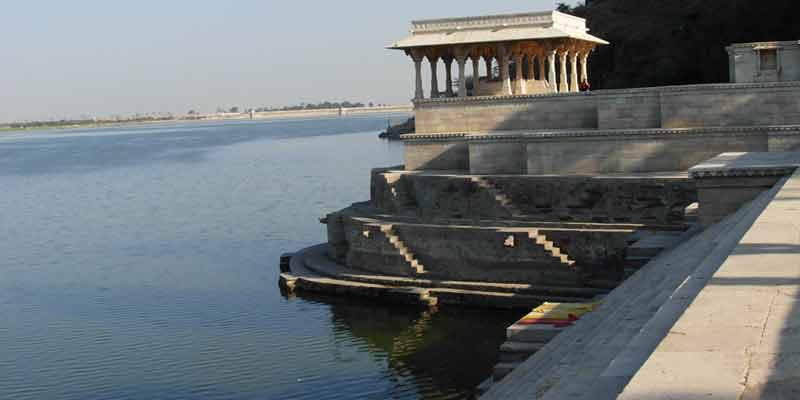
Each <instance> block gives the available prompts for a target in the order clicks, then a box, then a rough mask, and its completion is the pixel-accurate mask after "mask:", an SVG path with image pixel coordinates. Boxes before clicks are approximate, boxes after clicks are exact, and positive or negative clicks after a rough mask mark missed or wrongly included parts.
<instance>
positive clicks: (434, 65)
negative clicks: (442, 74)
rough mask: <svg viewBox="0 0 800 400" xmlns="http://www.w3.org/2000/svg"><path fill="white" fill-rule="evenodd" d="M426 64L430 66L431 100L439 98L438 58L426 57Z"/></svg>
mask: <svg viewBox="0 0 800 400" xmlns="http://www.w3.org/2000/svg"><path fill="white" fill-rule="evenodd" d="M428 62H429V63H430V64H431V98H432V99H435V98H437V97H439V76H438V74H439V70H438V68H439V57H436V56H428Z"/></svg>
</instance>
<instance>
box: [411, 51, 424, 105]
mask: <svg viewBox="0 0 800 400" xmlns="http://www.w3.org/2000/svg"><path fill="white" fill-rule="evenodd" d="M411 59H412V60H414V73H415V78H416V79H415V80H414V81H415V86H416V89H415V90H414V100H419V99H424V98H425V93H424V92H423V91H422V56H420V55H418V54H412V55H411Z"/></svg>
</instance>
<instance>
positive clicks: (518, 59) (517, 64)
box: [514, 53, 525, 95]
mask: <svg viewBox="0 0 800 400" xmlns="http://www.w3.org/2000/svg"><path fill="white" fill-rule="evenodd" d="M522 63H523V58H522V54H521V53H520V54H516V55H514V75H516V78H517V80H516V81H515V82H514V94H517V95H519V94H525V78H524V77H523V76H522V66H523V65H522Z"/></svg>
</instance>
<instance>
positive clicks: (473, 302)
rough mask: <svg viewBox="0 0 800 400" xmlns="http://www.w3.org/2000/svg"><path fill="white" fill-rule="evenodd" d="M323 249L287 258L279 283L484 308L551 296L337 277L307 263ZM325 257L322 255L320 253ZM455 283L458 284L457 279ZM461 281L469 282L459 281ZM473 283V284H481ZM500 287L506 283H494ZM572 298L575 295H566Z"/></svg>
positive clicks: (385, 298)
mask: <svg viewBox="0 0 800 400" xmlns="http://www.w3.org/2000/svg"><path fill="white" fill-rule="evenodd" d="M324 251H325V245H320V246H315V247H311V248H308V249H305V250H302V251H300V252H298V253H296V254H295V255H294V256H293V257H292V258H291V261H290V270H291V271H290V272H285V273H281V274H280V280H279V284H280V285H281V287H283V288H285V289H287V290H290V291H300V292H302V291H306V292H311V293H321V294H336V295H342V294H346V295H350V296H357V297H367V298H373V299H376V300H380V301H384V302H389V303H398V304H408V305H417V306H426V307H430V306H435V305H454V306H472V307H487V308H506V309H507V308H515V309H516V308H519V309H530V308H532V307H535V306H537V305H538V304H540V303H541V302H543V301H544V300H546V299H549V298H550V297H545V296H534V295H527V294H521V293H517V292H508V291H505V292H498V291H492V290H485V288H484V290H475V289H468V288H464V289H457V288H441V287H440V288H436V287H435V286H432V287H422V286H412V285H390V284H381V283H370V282H357V281H353V280H349V279H339V278H336V277H331V276H326V275H325V274H321V273H318V272H316V271H315V270H314V268H309V267H308V266H307V265H319V262H317V263H314V262H308V261H307V260H308V259H311V258H314V259H316V260H318V261H319V257H314V256H321V255H322V253H324ZM323 257H324V256H323ZM456 284H459V283H458V282H456ZM461 284H470V285H472V283H469V282H461ZM480 286H481V285H478V286H473V288H475V287H480ZM496 286H499V287H502V286H506V285H496ZM568 299H572V301H574V300H575V299H576V298H568Z"/></svg>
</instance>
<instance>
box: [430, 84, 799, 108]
mask: <svg viewBox="0 0 800 400" xmlns="http://www.w3.org/2000/svg"><path fill="white" fill-rule="evenodd" d="M798 87H800V82H765V83H713V84H702V85H677V86H656V87H647V88H634V89H612V90H597V91H592V92H589V93H588V94H587V93H575V92H570V93H540V94H528V95H508V96H476V97H446V98H437V99H417V100H414V106H415V107H417V106H433V105H445V104H463V103H475V102H486V101H488V102H497V101H498V100H504V101H519V102H525V101H527V100H531V99H539V98H559V97H563V98H572V97H583V96H594V97H605V96H618V95H622V94H647V93H650V94H662V93H664V94H668V93H679V92H695V91H703V90H739V89H781V88H798Z"/></svg>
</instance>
